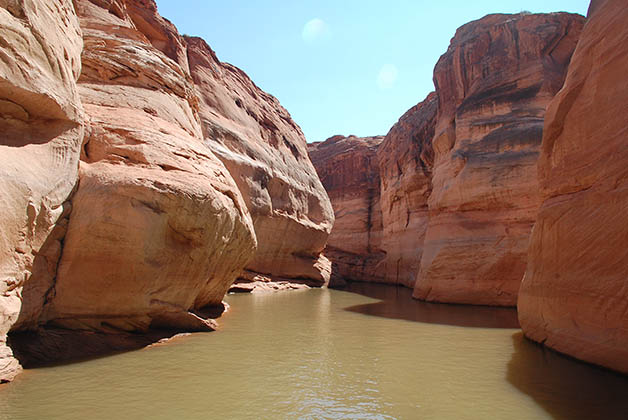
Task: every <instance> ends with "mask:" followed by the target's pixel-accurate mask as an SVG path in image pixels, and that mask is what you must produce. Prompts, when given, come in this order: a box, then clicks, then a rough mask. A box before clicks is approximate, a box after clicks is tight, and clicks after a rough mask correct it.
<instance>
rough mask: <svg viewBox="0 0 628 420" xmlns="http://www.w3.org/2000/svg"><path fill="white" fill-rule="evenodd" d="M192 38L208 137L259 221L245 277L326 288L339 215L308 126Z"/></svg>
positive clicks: (188, 41) (192, 63) (192, 67)
mask: <svg viewBox="0 0 628 420" xmlns="http://www.w3.org/2000/svg"><path fill="white" fill-rule="evenodd" d="M185 41H186V44H187V48H188V49H187V51H188V60H189V63H190V72H191V74H192V77H193V80H194V83H195V86H196V89H197V92H198V94H199V98H200V103H199V116H200V120H201V127H202V130H203V137H204V139H205V142H206V144H207V146H209V148H210V149H211V150H212V151H213V152H214V153H215V154H216V156H218V158H219V159H220V160H221V161H222V162H223V163H224V165H225V166H226V167H227V169H228V170H229V172H230V174H231V176H232V177H233V178H234V180H235V182H236V184H237V185H238V187H239V189H240V191H241V192H242V195H243V196H244V200H245V202H246V206H247V208H248V210H249V212H250V213H251V217H252V219H253V225H254V228H255V233H256V235H257V241H258V247H257V252H256V253H255V254H254V256H253V258H252V259H251V261H250V262H249V263H248V264H247V266H246V268H247V270H248V271H249V273H247V275H246V277H251V275H255V274H261V275H263V276H265V277H268V278H270V279H272V280H288V281H291V282H303V283H307V284H310V285H316V286H321V285H323V284H326V283H327V282H328V281H329V274H330V265H329V261H328V260H327V259H326V258H325V257H322V256H321V252H322V250H323V248H324V247H325V243H326V241H327V237H328V236H329V232H330V231H331V227H332V224H333V223H334V213H333V210H332V208H331V204H330V202H329V198H328V197H327V193H326V192H325V189H324V188H323V186H322V185H321V183H320V180H319V179H318V176H317V175H316V171H315V169H314V167H313V166H312V163H311V162H310V159H309V157H308V154H307V146H306V141H305V137H304V136H303V133H302V132H301V129H300V128H299V127H298V126H297V125H296V124H295V122H294V121H292V118H290V114H289V113H288V111H286V110H285V109H284V108H283V107H282V106H281V105H280V104H279V101H278V100H277V99H276V98H274V97H273V96H271V95H269V94H267V93H266V92H264V91H262V90H261V89H260V88H258V87H257V86H256V85H255V84H254V83H253V82H252V81H251V79H249V77H248V76H247V75H246V74H245V73H244V72H243V71H242V70H240V69H238V68H237V67H234V66H232V65H230V64H227V63H222V62H220V61H219V60H218V58H217V57H216V55H215V54H214V52H213V51H212V50H211V48H210V47H209V46H208V45H207V43H205V41H203V40H202V39H200V38H191V37H186V38H185Z"/></svg>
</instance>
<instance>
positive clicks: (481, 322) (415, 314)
mask: <svg viewBox="0 0 628 420" xmlns="http://www.w3.org/2000/svg"><path fill="white" fill-rule="evenodd" d="M344 290H346V291H348V292H352V293H359V294H361V295H364V296H368V297H371V298H375V299H380V300H381V301H380V302H374V303H367V304H363V305H355V306H351V307H349V308H346V310H347V311H352V312H358V313H361V314H365V315H373V316H381V317H385V318H393V319H405V320H407V321H416V322H427V323H430V324H443V325H457V326H460V327H479V328H519V321H518V319H517V310H516V309H515V308H498V307H490V306H472V305H450V304H441V303H429V302H423V301H419V300H415V299H412V290H410V289H408V288H406V287H401V286H398V287H397V286H388V285H383V284H372V283H358V282H354V283H349V284H348V285H347V287H346V288H345V289H344Z"/></svg>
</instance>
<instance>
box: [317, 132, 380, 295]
mask: <svg viewBox="0 0 628 420" xmlns="http://www.w3.org/2000/svg"><path fill="white" fill-rule="evenodd" d="M382 140H383V137H381V136H380V137H364V138H361V137H355V136H349V137H343V136H334V137H331V138H329V139H327V140H325V141H324V142H318V143H311V144H309V145H308V147H309V153H310V157H311V159H312V163H313V164H314V166H315V167H316V170H317V172H318V174H319V176H320V178H321V181H322V183H323V186H324V187H325V189H326V190H327V193H328V194H329V198H330V199H331V202H332V206H333V210H334V213H335V216H336V221H335V223H334V228H333V230H332V234H331V235H330V236H329V241H328V243H327V248H326V249H325V255H326V256H327V257H328V258H329V259H330V260H332V261H333V277H332V285H338V284H342V283H343V280H355V281H373V282H383V281H384V272H383V271H382V267H380V262H381V260H382V258H383V257H384V253H383V252H382V250H381V241H382V211H381V208H380V179H379V164H378V160H377V148H378V146H379V144H380V143H381V142H382Z"/></svg>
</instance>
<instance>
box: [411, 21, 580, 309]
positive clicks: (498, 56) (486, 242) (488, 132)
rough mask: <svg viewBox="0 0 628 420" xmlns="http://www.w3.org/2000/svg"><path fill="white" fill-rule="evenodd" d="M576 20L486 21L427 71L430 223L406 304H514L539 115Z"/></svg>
mask: <svg viewBox="0 0 628 420" xmlns="http://www.w3.org/2000/svg"><path fill="white" fill-rule="evenodd" d="M583 23H584V18H583V17H581V16H579V15H573V14H567V13H552V14H518V15H489V16H486V17H484V18H482V19H480V20H478V21H474V22H471V23H469V24H466V25H464V26H462V27H461V28H459V29H458V31H457V32H456V35H455V36H454V38H453V39H452V41H451V44H450V46H449V48H448V50H447V52H446V53H445V54H444V55H443V56H442V57H441V58H440V60H439V61H438V63H437V64H436V67H435V69H434V83H435V86H436V93H437V95H438V98H439V99H438V112H437V116H436V126H435V132H434V138H433V140H432V148H433V150H434V164H433V169H432V192H431V195H430V197H429V200H428V206H429V221H428V227H427V232H426V234H425V242H424V244H423V250H422V251H423V253H422V256H421V263H420V269H419V272H418V277H417V282H416V285H415V290H414V296H415V297H417V298H420V299H425V300H429V301H440V302H454V303H470V304H483V305H507V306H508V305H515V304H516V300H517V291H518V289H519V284H520V282H521V278H522V276H523V273H524V271H525V264H526V257H527V254H526V251H527V244H528V239H529V236H530V232H531V229H532V225H533V224H534V221H535V218H536V213H537V210H538V207H539V206H540V200H541V198H540V195H539V188H538V182H537V177H536V170H537V160H538V155H539V148H540V142H541V138H542V132H543V118H544V114H545V108H546V106H547V104H548V103H549V101H550V100H551V99H552V97H553V96H554V95H555V94H556V92H557V91H558V90H559V89H560V87H561V86H562V84H563V81H564V77H565V72H566V69H567V65H568V64H569V60H570V58H571V55H572V53H573V50H574V48H575V44H576V42H577V39H578V36H579V34H580V31H581V28H582V25H583Z"/></svg>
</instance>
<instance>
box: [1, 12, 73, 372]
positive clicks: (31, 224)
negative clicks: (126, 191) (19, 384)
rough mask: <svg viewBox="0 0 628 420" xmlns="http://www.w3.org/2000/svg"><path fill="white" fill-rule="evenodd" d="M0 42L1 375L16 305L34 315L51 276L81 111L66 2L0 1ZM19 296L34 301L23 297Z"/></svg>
mask: <svg viewBox="0 0 628 420" xmlns="http://www.w3.org/2000/svg"><path fill="white" fill-rule="evenodd" d="M0 40H2V42H1V43H0V162H1V164H0V382H3V381H6V380H10V379H12V378H13V377H14V376H15V374H17V373H18V372H19V369H20V368H19V364H18V363H17V361H16V360H15V359H13V357H12V353H11V350H10V349H9V348H8V347H7V346H6V334H7V332H8V331H9V330H10V329H11V328H12V326H13V325H14V324H15V323H16V322H17V321H18V317H20V316H21V315H20V311H22V312H23V314H24V316H25V317H26V318H33V317H37V315H38V313H39V311H41V306H42V305H43V299H44V296H45V294H46V292H47V291H48V288H49V287H50V283H51V281H52V279H53V278H54V275H55V271H56V266H57V262H58V258H59V255H60V242H59V241H58V238H59V236H63V233H62V232H63V230H64V225H65V221H64V216H65V215H66V213H67V208H68V206H67V204H64V203H65V202H66V201H67V199H68V197H69V195H70V193H71V192H72V189H73V188H74V186H75V184H76V181H77V174H78V159H79V152H80V145H81V140H82V138H83V120H84V117H83V110H82V106H81V101H80V99H79V96H78V92H77V88H76V83H75V81H76V79H77V78H78V76H79V73H80V71H81V60H80V54H81V48H82V45H83V41H82V38H81V30H80V28H79V22H78V19H77V18H76V15H75V14H74V9H73V6H72V2H71V1H69V0H59V1H54V2H50V1H44V0H26V1H19V2H18V1H9V2H7V1H3V2H0ZM29 288H30V289H29ZM27 289H29V290H27ZM33 289H38V290H37V291H36V292H32V290H33ZM27 296H36V297H37V300H36V301H28V302H27V301H26V300H25V302H24V305H22V298H23V297H24V298H26V297H27Z"/></svg>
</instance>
